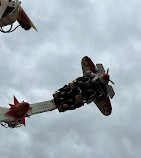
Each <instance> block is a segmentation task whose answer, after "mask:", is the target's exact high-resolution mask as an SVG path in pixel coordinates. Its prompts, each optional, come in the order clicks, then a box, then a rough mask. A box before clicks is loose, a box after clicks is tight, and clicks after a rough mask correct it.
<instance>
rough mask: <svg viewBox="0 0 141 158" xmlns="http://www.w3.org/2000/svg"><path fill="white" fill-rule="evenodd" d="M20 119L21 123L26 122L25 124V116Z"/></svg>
mask: <svg viewBox="0 0 141 158" xmlns="http://www.w3.org/2000/svg"><path fill="white" fill-rule="evenodd" d="M20 120H21V123H22V124H24V126H25V118H24V117H22V118H21V119H20Z"/></svg>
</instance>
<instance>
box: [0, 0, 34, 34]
mask: <svg viewBox="0 0 141 158" xmlns="http://www.w3.org/2000/svg"><path fill="white" fill-rule="evenodd" d="M16 20H17V22H18V23H19V25H18V26H16V27H15V28H14V29H13V24H14V23H15V22H16ZM9 25H10V29H9V30H7V31H5V30H4V29H3V27H5V26H9ZM19 26H21V27H22V28H24V29H25V30H29V29H30V28H31V27H33V28H34V29H35V30H36V31H37V29H36V27H35V26H34V24H33V23H32V22H31V20H30V19H29V17H28V16H27V15H26V13H25V12H24V10H23V8H22V7H21V2H20V1H19V0H0V31H1V32H3V33H10V32H13V31H14V30H16V29H17V28H18V27H19Z"/></svg>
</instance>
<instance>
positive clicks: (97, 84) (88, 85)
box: [0, 56, 115, 128]
mask: <svg viewBox="0 0 141 158" xmlns="http://www.w3.org/2000/svg"><path fill="white" fill-rule="evenodd" d="M81 65H82V71H83V76H82V77H78V78H77V79H76V80H74V81H73V82H72V83H69V84H68V85H65V86H64V87H63V88H60V89H59V90H58V91H56V92H55V93H54V94H53V99H52V100H49V101H44V102H39V103H35V104H29V103H27V102H21V103H19V102H18V100H17V99H16V97H15V96H14V105H13V104H9V105H10V107H11V108H5V107H0V122H1V125H2V126H4V127H10V128H15V127H20V126H22V125H25V117H29V116H31V115H35V114H38V113H43V112H47V111H52V110H55V109H58V110H59V112H65V111H67V110H75V109H76V108H79V107H81V106H84V103H87V104H89V103H91V102H94V103H95V104H96V106H97V107H98V108H99V110H100V111H101V113H102V114H103V115H105V116H108V115H110V114H111V112H112V106H111V102H110V98H111V99H112V98H113V97H114V95H115V93H114V90H113V88H112V86H111V85H109V81H110V82H111V83H113V82H112V81H111V80H110V76H109V74H108V71H109V69H108V70H107V72H106V73H105V70H104V68H103V65H102V64H96V65H94V64H93V62H92V61H91V59H90V58H89V57H87V56H85V57H84V58H83V59H82V61H81Z"/></svg>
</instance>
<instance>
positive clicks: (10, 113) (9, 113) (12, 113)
mask: <svg viewBox="0 0 141 158" xmlns="http://www.w3.org/2000/svg"><path fill="white" fill-rule="evenodd" d="M5 114H6V115H14V114H15V113H14V111H13V109H11V110H10V111H8V112H7V113H5Z"/></svg>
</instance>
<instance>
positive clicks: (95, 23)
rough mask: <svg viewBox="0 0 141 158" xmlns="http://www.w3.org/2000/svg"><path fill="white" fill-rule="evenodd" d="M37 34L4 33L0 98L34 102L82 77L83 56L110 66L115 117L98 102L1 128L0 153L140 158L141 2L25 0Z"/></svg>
mask: <svg viewBox="0 0 141 158" xmlns="http://www.w3.org/2000/svg"><path fill="white" fill-rule="evenodd" d="M22 7H23V8H24V10H25V11H26V12H27V14H28V15H29V17H30V18H31V20H32V21H33V23H34V25H35V26H36V27H37V29H38V33H37V32H36V31H34V30H33V29H31V30H30V31H27V32H26V31H24V30H23V29H22V28H18V29H17V30H16V31H15V32H13V33H11V34H2V33H0V100H1V106H3V107H4V106H6V107H9V105H8V103H13V95H15V96H16V97H17V99H18V100H19V101H23V100H24V101H27V102H29V103H36V102H40V101H46V100H50V99H52V94H53V93H54V92H55V91H56V90H58V89H59V88H61V87H62V86H64V85H65V84H67V83H69V82H71V81H73V80H74V79H75V78H77V77H79V76H81V75H82V70H81V59H82V57H83V56H86V55H87V56H89V57H90V58H91V59H92V60H93V62H94V63H95V64H96V63H103V65H104V67H105V69H107V68H109V69H110V72H109V73H110V76H111V79H112V80H113V81H114V82H115V85H113V88H114V90H115V93H116V95H115V97H114V98H113V99H112V100H111V102H112V108H113V110H112V114H111V115H110V116H107V117H106V116H104V115H102V114H101V113H100V111H99V110H98V109H97V107H96V106H95V105H94V104H90V105H85V106H84V107H82V108H79V109H77V110H75V111H67V112H65V113H59V112H58V110H55V111H52V112H48V113H44V114H38V115H34V116H32V117H31V118H30V119H29V118H26V128H25V127H21V128H17V129H12V130H11V129H5V128H4V127H2V126H1V127H0V157H1V158H9V157H12V158H16V157H20V158H25V157H30V158H94V157H95V158H102V157H104V158H113V157H114V158H137V157H140V155H141V92H140V89H141V79H140V78H141V73H140V69H141V62H140V60H141V16H140V15H141V1H140V0H134V1H133V0H128V1H125V0H118V1H117V0H108V1H107V0H50V1H49V0H46V1H41V0H35V1H33V0H23V1H22Z"/></svg>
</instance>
